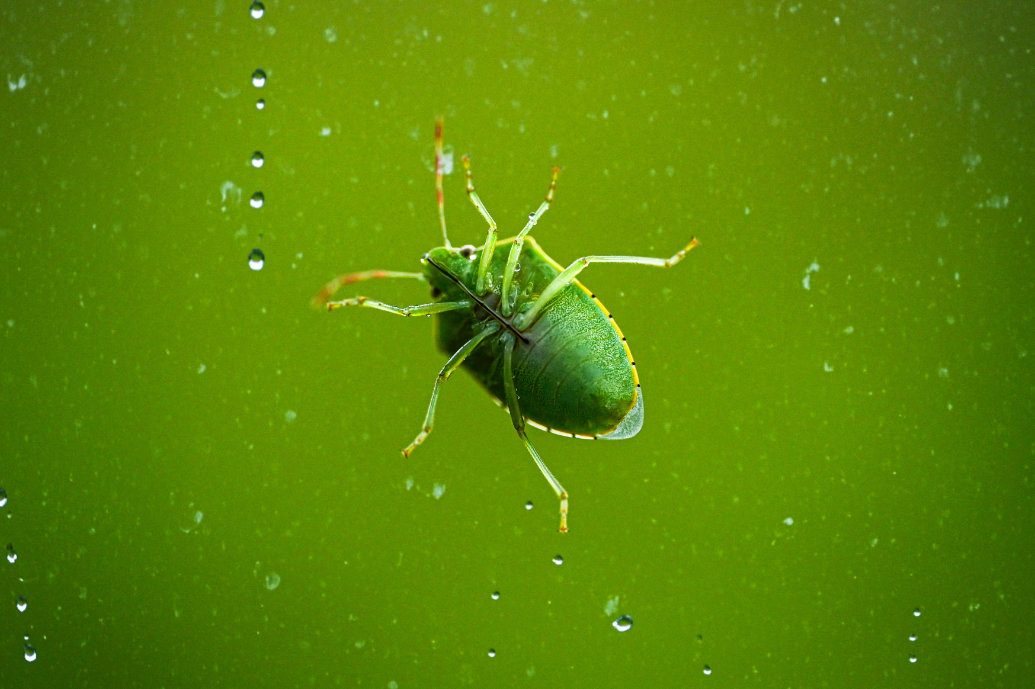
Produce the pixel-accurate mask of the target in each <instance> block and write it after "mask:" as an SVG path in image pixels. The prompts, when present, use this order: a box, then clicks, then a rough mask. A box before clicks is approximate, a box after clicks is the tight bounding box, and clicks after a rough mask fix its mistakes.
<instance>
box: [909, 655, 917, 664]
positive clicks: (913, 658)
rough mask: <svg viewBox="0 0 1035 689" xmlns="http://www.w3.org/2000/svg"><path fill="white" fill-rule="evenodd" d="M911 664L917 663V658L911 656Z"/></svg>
mask: <svg viewBox="0 0 1035 689" xmlns="http://www.w3.org/2000/svg"><path fill="white" fill-rule="evenodd" d="M909 662H911V663H915V662H916V656H913V655H911V656H909Z"/></svg>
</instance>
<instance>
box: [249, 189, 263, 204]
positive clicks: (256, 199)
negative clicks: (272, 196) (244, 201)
mask: <svg viewBox="0 0 1035 689" xmlns="http://www.w3.org/2000/svg"><path fill="white" fill-rule="evenodd" d="M248 203H250V204H251V206H252V208H262V207H263V205H264V204H265V203H266V195H265V194H263V193H262V192H261V191H257V192H255V193H254V194H252V198H251V200H250V201H248Z"/></svg>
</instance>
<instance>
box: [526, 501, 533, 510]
mask: <svg viewBox="0 0 1035 689" xmlns="http://www.w3.org/2000/svg"><path fill="white" fill-rule="evenodd" d="M525 509H526V510H530V509H532V501H531V500H529V501H528V502H526V503H525Z"/></svg>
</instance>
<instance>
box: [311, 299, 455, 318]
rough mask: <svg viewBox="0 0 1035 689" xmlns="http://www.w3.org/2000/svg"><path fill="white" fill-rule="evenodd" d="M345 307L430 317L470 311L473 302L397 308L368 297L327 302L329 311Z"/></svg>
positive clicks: (447, 302) (438, 303) (444, 302)
mask: <svg viewBox="0 0 1035 689" xmlns="http://www.w3.org/2000/svg"><path fill="white" fill-rule="evenodd" d="M343 306H366V307H367V308H371V309H378V310H379V311H387V312H388V313H394V314H396V315H398V316H430V315H431V314H433V313H442V312H443V311H456V310H457V309H469V308H471V302H469V301H435V302H432V303H430V304H418V305H415V306H395V305H393V304H386V303H384V302H383V301H377V300H375V299H370V298H368V297H352V298H350V299H342V300H341V301H329V302H327V310H328V311H333V310H334V309H340V308H341V307H343Z"/></svg>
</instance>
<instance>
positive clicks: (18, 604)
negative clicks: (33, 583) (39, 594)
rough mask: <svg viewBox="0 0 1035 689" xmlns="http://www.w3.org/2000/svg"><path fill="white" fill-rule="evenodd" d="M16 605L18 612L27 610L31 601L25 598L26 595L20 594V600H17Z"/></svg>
mask: <svg viewBox="0 0 1035 689" xmlns="http://www.w3.org/2000/svg"><path fill="white" fill-rule="evenodd" d="M14 607H16V608H18V612H25V609H26V608H28V607H29V601H28V600H26V599H25V596H18V600H17V601H15V603H14Z"/></svg>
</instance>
